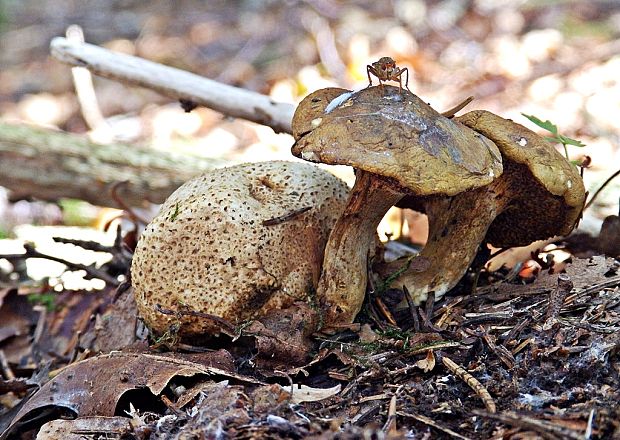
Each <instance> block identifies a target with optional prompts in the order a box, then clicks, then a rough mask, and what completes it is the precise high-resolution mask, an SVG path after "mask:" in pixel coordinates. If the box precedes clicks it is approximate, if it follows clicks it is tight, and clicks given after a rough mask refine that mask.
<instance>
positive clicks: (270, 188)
mask: <svg viewBox="0 0 620 440" xmlns="http://www.w3.org/2000/svg"><path fill="white" fill-rule="evenodd" d="M347 193H348V188H347V186H346V185H345V184H344V182H342V181H340V180H339V179H337V178H336V177H334V176H333V175H331V174H330V173H328V172H327V171H324V170H321V169H319V168H317V167H316V166H313V165H309V164H304V163H291V162H262V163H254V164H241V165H237V166H232V167H229V168H224V169H217V170H213V171H210V172H207V173H205V174H203V175H202V176H199V177H196V178H194V179H192V180H190V181H189V182H187V183H185V184H184V185H183V186H181V187H180V188H179V189H177V190H176V191H175V192H174V193H173V194H172V195H171V196H170V197H169V198H168V199H167V200H166V202H165V203H164V204H163V205H162V207H161V209H160V212H159V214H158V215H157V216H156V217H155V218H154V219H153V221H152V222H151V223H150V224H149V225H148V226H147V228H146V230H145V231H144V233H143V234H142V236H141V238H140V241H139V243H138V246H137V249H136V252H135V255H134V258H133V263H132V282H133V286H134V288H135V295H136V301H137V303H138V310H139V313H140V316H141V317H142V319H143V320H144V321H145V323H146V324H147V325H148V326H149V327H150V328H151V329H152V330H153V331H154V332H155V333H156V334H162V333H164V332H166V331H167V330H168V329H169V328H170V326H171V325H173V324H179V325H180V329H179V334H180V335H181V336H192V335H200V334H205V333H206V334H209V333H217V331H218V328H219V327H218V325H217V323H216V322H213V321H211V320H209V319H204V318H201V317H199V316H192V315H191V313H189V314H188V313H181V314H177V315H170V314H162V313H160V312H158V311H157V308H158V307H160V308H162V309H167V310H172V311H177V312H183V311H190V312H200V313H203V314H209V315H214V316H217V317H220V318H223V319H225V320H227V321H228V322H230V323H231V324H232V325H237V324H240V323H242V322H244V321H245V320H248V319H251V318H253V317H255V316H260V315H262V314H264V313H265V312H266V311H268V310H270V309H272V308H274V307H286V306H288V305H290V304H291V303H292V302H293V301H294V300H296V299H305V298H306V297H307V295H308V294H309V293H310V291H311V289H313V288H314V287H316V284H317V281H318V277H319V273H320V267H321V261H322V257H323V249H324V246H325V243H326V241H327V236H328V234H329V231H330V230H331V228H332V227H333V225H334V223H335V221H336V218H337V217H338V216H339V215H340V213H341V212H342V209H343V207H344V202H345V200H346V196H347Z"/></svg>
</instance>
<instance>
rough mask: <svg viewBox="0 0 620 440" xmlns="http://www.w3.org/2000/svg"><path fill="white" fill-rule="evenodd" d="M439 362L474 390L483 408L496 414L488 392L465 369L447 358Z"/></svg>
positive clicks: (444, 357)
mask: <svg viewBox="0 0 620 440" xmlns="http://www.w3.org/2000/svg"><path fill="white" fill-rule="evenodd" d="M441 361H442V362H443V364H444V365H445V366H446V367H447V368H448V369H449V370H450V371H451V372H452V373H453V374H454V375H455V376H457V377H458V378H460V379H461V380H463V382H465V383H466V384H467V385H468V386H469V387H470V388H471V389H472V390H474V392H475V393H476V395H477V396H478V397H480V399H481V400H482V402H483V403H484V406H485V407H486V409H487V410H488V411H489V412H490V413H495V412H497V406H496V405H495V401H494V400H493V398H492V397H491V394H489V391H488V390H487V389H486V388H485V387H484V385H482V384H481V383H480V382H479V381H478V379H476V378H475V377H474V376H472V375H471V374H469V373H468V372H467V370H465V368H463V367H461V366H460V365H458V364H457V363H456V362H454V361H453V360H452V359H450V358H449V357H447V356H443V357H442V358H441Z"/></svg>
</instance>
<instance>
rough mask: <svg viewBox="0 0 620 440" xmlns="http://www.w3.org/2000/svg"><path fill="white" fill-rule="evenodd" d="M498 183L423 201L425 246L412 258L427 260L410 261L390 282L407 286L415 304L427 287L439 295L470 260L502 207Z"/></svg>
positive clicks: (449, 285) (425, 292)
mask: <svg viewBox="0 0 620 440" xmlns="http://www.w3.org/2000/svg"><path fill="white" fill-rule="evenodd" d="M499 186H500V185H497V184H491V185H488V186H486V187H483V188H479V189H476V190H471V191H466V192H464V193H461V194H458V195H456V196H453V197H447V198H446V197H434V198H432V199H427V200H425V201H423V202H422V203H423V204H424V209H425V211H426V214H427V215H428V222H429V234H428V240H427V243H426V246H425V247H424V249H422V252H420V255H419V256H418V257H416V258H423V259H426V260H427V261H426V262H425V265H424V267H425V269H424V270H421V271H420V270H419V269H414V266H416V265H415V264H412V265H411V267H412V269H409V270H407V271H405V272H404V273H403V274H402V275H401V276H400V277H398V278H397V279H396V280H395V281H394V282H393V283H392V286H393V287H395V288H402V287H403V286H405V287H407V290H408V291H409V293H410V294H411V297H412V299H413V301H414V303H415V304H420V303H421V302H423V301H425V300H426V298H427V297H428V294H429V292H431V291H432V292H434V293H435V299H439V298H441V297H442V296H443V295H444V294H445V293H446V292H447V291H448V290H450V289H451V288H452V287H454V286H455V285H456V284H457V283H458V281H459V280H460V279H461V278H462V277H463V275H464V274H465V272H466V271H467V268H468V267H469V266H470V264H471V263H472V261H473V259H474V257H475V256H476V252H477V250H478V245H479V244H480V243H482V242H483V241H484V238H485V235H486V233H487V230H488V229H489V226H490V225H491V223H492V222H493V220H494V219H495V217H496V216H497V215H498V214H499V213H500V212H501V211H502V210H503V209H504V202H503V200H505V199H504V198H503V197H501V195H500V194H501V191H499V188H498V187H499ZM414 261H415V260H414ZM418 266H419V265H418Z"/></svg>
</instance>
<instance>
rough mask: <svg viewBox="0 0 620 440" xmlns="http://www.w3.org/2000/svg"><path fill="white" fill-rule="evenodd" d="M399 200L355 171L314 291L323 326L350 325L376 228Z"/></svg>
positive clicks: (365, 174)
mask: <svg viewBox="0 0 620 440" xmlns="http://www.w3.org/2000/svg"><path fill="white" fill-rule="evenodd" d="M402 197H403V193H401V192H399V191H398V190H396V189H394V188H393V187H392V186H390V185H389V184H387V183H386V182H385V181H384V180H383V179H381V178H379V177H377V176H375V175H373V174H372V173H368V172H366V171H361V170H357V171H356V179H355V185H354V186H353V188H352V189H351V192H350V193H349V199H348V201H347V206H346V208H345V210H344V212H343V214H342V215H341V216H340V218H339V219H338V221H337V222H336V225H335V226H334V228H333V229H332V231H331V233H330V235H329V239H328V241H327V245H326V247H325V256H324V259H323V269H322V273H321V278H320V280H319V286H318V288H317V297H318V298H319V301H320V303H321V307H322V309H323V312H324V322H325V324H326V325H328V326H329V325H332V324H334V323H344V322H353V319H354V318H355V316H356V315H357V313H358V312H359V311H360V309H361V308H362V304H363V302H364V296H365V294H366V283H367V278H368V275H367V264H368V256H369V253H372V252H373V251H374V246H375V240H376V237H377V226H378V224H379V222H380V221H381V219H382V218H383V216H384V215H385V213H386V212H387V210H388V209H390V208H391V207H392V206H393V205H394V204H396V203H397V202H398V201H399V200H400V199H401V198H402Z"/></svg>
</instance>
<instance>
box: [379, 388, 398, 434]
mask: <svg viewBox="0 0 620 440" xmlns="http://www.w3.org/2000/svg"><path fill="white" fill-rule="evenodd" d="M381 430H382V431H383V432H385V433H396V431H398V428H397V427H396V394H394V395H393V396H392V398H391V399H390V403H389V405H388V412H387V420H386V422H385V424H384V425H383V428H382V429H381Z"/></svg>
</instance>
